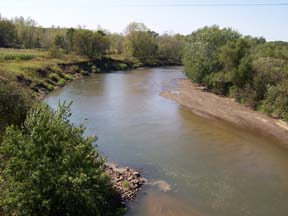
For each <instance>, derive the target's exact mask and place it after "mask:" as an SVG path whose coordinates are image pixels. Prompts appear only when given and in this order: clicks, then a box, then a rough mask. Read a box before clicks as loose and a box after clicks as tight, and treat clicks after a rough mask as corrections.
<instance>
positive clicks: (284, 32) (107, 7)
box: [0, 0, 288, 41]
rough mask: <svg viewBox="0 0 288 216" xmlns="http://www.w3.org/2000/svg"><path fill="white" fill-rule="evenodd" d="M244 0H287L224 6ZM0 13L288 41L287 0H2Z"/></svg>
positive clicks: (46, 21)
mask: <svg viewBox="0 0 288 216" xmlns="http://www.w3.org/2000/svg"><path fill="white" fill-rule="evenodd" d="M243 3H244V4H245V3H248V4H251V3H252V4H263V3H265V4H270V3H273V4H275V3H284V4H286V5H277V6H275V5H274V6H272V5H265V6H264V5H261V6H259V5H258V6H255V5H254V6H252V5H250V6H243V5H241V6H240V5H238V6H223V4H243ZM196 4H197V5H196ZM199 4H200V5H199ZM203 4H208V5H209V6H203ZM211 4H212V5H213V6H212V5H211ZM219 4H220V5H222V6H220V5H219ZM215 5H216V6H215ZM0 13H1V15H2V16H3V17H7V18H12V17H15V16H23V17H31V18H32V19H34V20H36V22H37V23H38V24H39V25H41V26H43V27H50V26H52V25H55V26H61V27H77V26H79V25H81V26H86V28H88V29H97V28H98V27H99V26H101V27H102V28H104V29H107V30H109V31H110V32H118V33H120V32H123V31H124V29H125V27H126V26H127V25H128V24H129V23H131V22H134V21H135V22H143V23H145V25H146V26H148V28H150V29H151V30H154V31H157V32H159V33H165V32H170V33H172V32H173V33H181V34H190V33H191V32H193V31H195V30H197V29H198V28H201V27H204V26H210V25H214V24H216V25H219V26H220V27H231V28H233V29H235V30H237V31H239V32H240V33H242V34H244V35H252V36H256V37H260V36H263V37H265V38H266V39H267V40H269V41H274V40H282V41H288V0H250V1H249V0H234V1H231V0H230V1H227V0H204V1H203V0H202V1H201V0H198V1H197V0H180V1H179V0H178V1H177V0H154V1H153V0H0Z"/></svg>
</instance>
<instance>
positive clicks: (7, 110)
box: [0, 76, 33, 137]
mask: <svg viewBox="0 0 288 216" xmlns="http://www.w3.org/2000/svg"><path fill="white" fill-rule="evenodd" d="M31 95H32V94H31V92H29V90H27V89H25V88H22V87H19V85H17V83H14V82H10V81H6V80H2V79H1V76H0V137H1V134H2V133H3V131H4V130H5V128H6V126H7V125H12V124H13V125H20V124H22V123H23V122H24V120H25V117H26V113H27V112H28V110H29V109H30V108H31V106H32V104H33V97H32V96H31Z"/></svg>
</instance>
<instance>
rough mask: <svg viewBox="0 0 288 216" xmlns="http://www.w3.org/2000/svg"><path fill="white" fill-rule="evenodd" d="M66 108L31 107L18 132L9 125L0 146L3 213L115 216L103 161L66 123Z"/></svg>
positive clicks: (90, 143)
mask: <svg viewBox="0 0 288 216" xmlns="http://www.w3.org/2000/svg"><path fill="white" fill-rule="evenodd" d="M70 116H71V113H70V106H67V105H65V103H64V104H62V105H59V106H58V108H57V109H56V110H55V111H54V112H52V111H51V110H50V109H49V107H48V106H47V105H38V106H36V107H35V108H33V109H32V110H31V111H30V112H29V114H28V116H27V118H26V121H25V123H24V125H23V128H21V129H19V128H17V127H15V126H11V127H8V128H7V130H6V135H5V136H4V139H3V143H2V145H1V146H0V160H1V166H0V176H1V179H2V180H4V181H3V182H4V183H3V184H2V185H1V192H2V193H1V194H0V198H1V199H0V205H1V206H2V209H3V211H4V213H5V214H6V215H17V216H21V215H23V216H24V215H40V214H41V215H43V216H45V215H47V216H48V215H69V216H73V215H75V216H76V215H77V216H78V215H87V216H89V215H91V216H95V215H115V211H116V209H115V208H114V207H113V206H111V203H112V202H111V200H112V199H113V198H114V195H115V191H114V190H113V189H112V187H111V183H110V179H109V178H108V177H107V175H106V174H104V171H103V170H102V165H103V162H104V161H103V159H102V158H101V157H100V156H99V154H98V152H97V150H96V149H95V148H94V147H93V143H94V141H95V137H87V138H84V137H83V133H84V129H85V128H84V127H83V125H80V126H79V127H75V126H73V125H72V123H71V122H70V121H69V117H70Z"/></svg>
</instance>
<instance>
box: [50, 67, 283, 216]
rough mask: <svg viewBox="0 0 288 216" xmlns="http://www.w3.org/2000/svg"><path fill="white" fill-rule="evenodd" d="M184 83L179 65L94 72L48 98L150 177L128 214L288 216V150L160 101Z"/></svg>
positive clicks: (103, 146)
mask: <svg viewBox="0 0 288 216" xmlns="http://www.w3.org/2000/svg"><path fill="white" fill-rule="evenodd" d="M181 78H183V74H182V68H181V67H163V68H152V69H142V70H133V71H129V72H121V71H119V72H114V73H106V74H97V75H93V76H90V77H85V78H81V79H79V80H75V81H73V82H71V83H70V84H68V85H67V86H65V87H64V88H62V89H58V90H56V91H54V92H52V93H51V94H50V95H48V96H47V97H46V99H45V101H46V102H47V103H48V104H49V105H50V106H51V107H56V106H57V104H58V102H59V100H61V101H63V100H67V101H73V105H72V114H73V115H72V117H71V118H72V121H73V123H75V124H79V123H84V124H85V125H86V126H87V131H86V134H87V135H93V134H96V135H97V137H98V140H97V142H96V144H97V146H98V149H99V152H100V153H101V154H102V155H104V156H106V157H107V158H108V160H109V161H111V162H115V163H117V164H119V165H121V166H129V167H132V168H136V169H139V170H141V171H142V175H143V176H144V177H145V178H147V179H148V180H149V182H150V183H149V184H147V185H146V186H144V187H143V188H142V189H141V192H140V193H139V195H138V197H137V199H136V200H135V201H133V202H131V203H129V209H128V212H127V215H128V216H131V215H140V216H154V215H155V216H156V215H157V216H161V215H163V216H164V215H165V216H169V215H171V216H172V215H175V216H184V215H185V216H186V215H187V216H272V215H273V216H274V215H275V216H276V215H277V216H287V215H288V151H287V150H286V149H284V148H282V147H281V146H280V145H278V143H277V142H276V141H273V140H269V139H267V138H264V137H261V136H259V135H258V134H253V133H249V132H247V131H242V130H240V129H237V128H234V127H231V126H230V125H226V124H224V123H221V122H216V121H210V120H207V119H204V118H201V117H198V116H196V115H194V114H192V113H191V112H190V111H189V110H186V109H185V108H183V107H181V106H179V105H177V104H176V103H174V102H172V101H169V100H167V99H165V98H162V97H161V96H159V93H160V92H161V91H162V90H167V89H173V88H175V86H176V82H177V79H181ZM170 189H171V190H170Z"/></svg>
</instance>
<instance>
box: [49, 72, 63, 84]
mask: <svg viewBox="0 0 288 216" xmlns="http://www.w3.org/2000/svg"><path fill="white" fill-rule="evenodd" d="M48 78H49V79H51V80H52V81H54V82H58V81H59V80H60V79H61V78H60V77H59V75H58V74H56V73H50V74H49V75H48Z"/></svg>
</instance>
